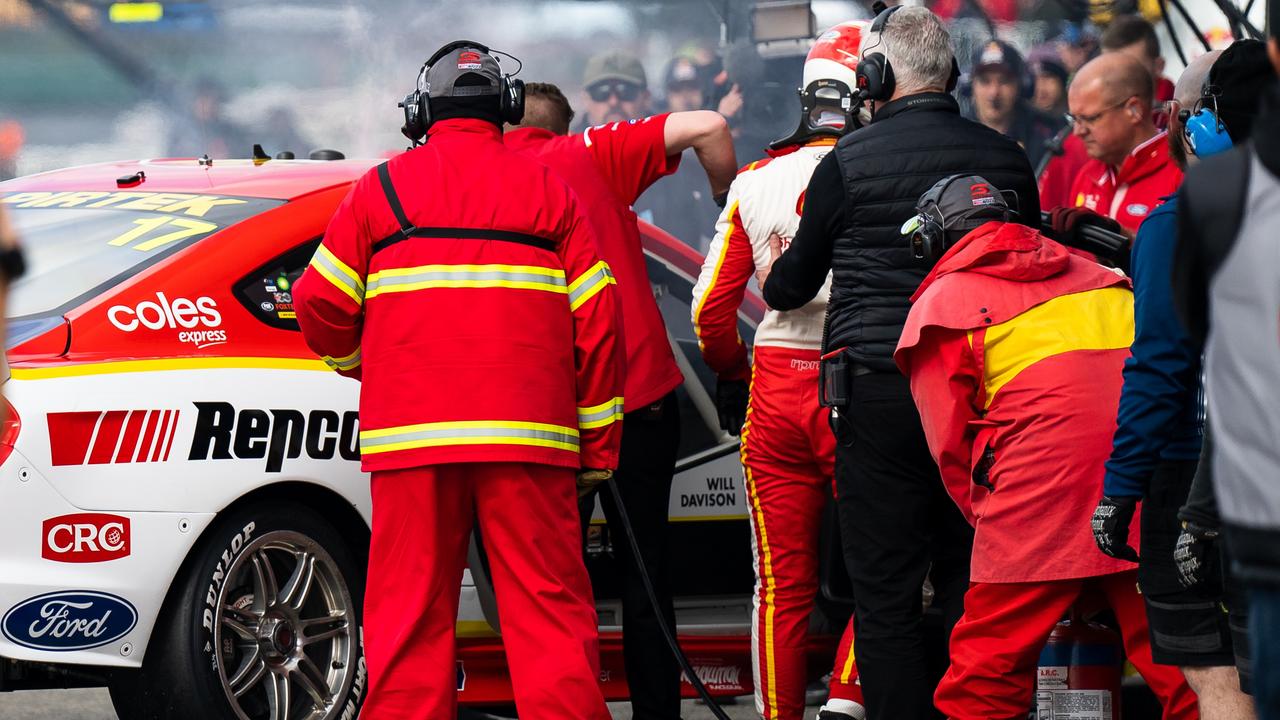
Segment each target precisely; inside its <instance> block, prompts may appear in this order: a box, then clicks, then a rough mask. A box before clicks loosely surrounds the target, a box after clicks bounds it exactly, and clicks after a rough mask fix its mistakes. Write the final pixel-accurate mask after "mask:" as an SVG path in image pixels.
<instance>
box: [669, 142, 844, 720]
mask: <svg viewBox="0 0 1280 720" xmlns="http://www.w3.org/2000/svg"><path fill="white" fill-rule="evenodd" d="M833 144H834V141H831V140H824V141H816V142H813V143H810V144H807V145H804V146H797V147H793V148H790V149H788V150H787V151H784V152H783V153H780V154H778V155H776V156H775V157H773V158H769V159H765V160H761V161H758V162H754V163H751V164H750V165H748V166H747V167H746V168H744V169H743V170H742V171H740V172H739V174H738V177H737V178H736V179H735V180H734V181H733V184H732V185H731V186H730V187H729V197H728V201H727V204H726V209H725V211H724V212H723V213H722V214H721V216H720V219H719V221H718V223H717V225H716V236H715V238H714V239H713V240H712V242H711V247H710V249H709V252H708V254H707V259H706V261H705V263H704V264H703V266H702V273H701V275H700V276H699V277H698V282H697V284H696V285H695V286H694V289H693V323H694V329H695V331H696V332H697V335H698V341H699V345H700V347H701V348H702V356H703V358H704V359H705V360H706V362H707V365H708V366H710V367H711V369H712V370H714V371H715V372H716V374H717V375H718V376H719V377H720V378H721V379H727V380H738V379H745V378H747V377H751V395H750V401H749V404H748V407H747V421H746V424H745V425H744V426H743V428H742V435H741V438H742V465H743V468H744V471H745V473H746V478H747V481H746V489H747V495H748V502H749V504H750V507H751V526H752V550H753V554H754V557H755V563H756V589H755V596H754V598H753V608H754V621H753V623H752V628H751V639H752V646H753V660H754V662H753V667H754V670H755V689H756V709H757V711H759V712H760V713H761V714H762V716H763V717H764V718H766V719H767V720H772V719H773V718H782V719H785V720H792V719H795V720H798V719H799V718H800V717H801V715H802V714H803V712H804V689H805V679H806V664H807V662H806V660H807V655H806V638H807V637H808V627H809V616H810V614H811V613H812V611H813V602H814V597H815V596H816V595H817V592H818V530H819V528H820V526H821V513H822V509H823V507H824V506H825V505H826V503H827V502H829V501H830V499H831V497H832V493H833V487H832V477H833V474H834V465H835V437H834V435H833V434H832V432H831V428H830V426H829V425H828V421H827V417H828V410H827V409H826V408H823V407H821V406H820V405H819V404H818V358H819V356H820V355H821V347H822V321H823V316H824V314H825V312H826V304H827V297H828V295H829V292H830V279H828V281H827V285H826V286H825V287H824V288H823V289H822V290H821V291H820V292H819V293H818V296H817V297H816V298H815V299H814V300H813V301H811V302H810V303H809V304H808V305H805V306H804V307H802V308H800V309H798V310H793V311H790V312H778V311H775V310H769V311H768V312H766V313H765V317H764V320H763V322H761V323H760V326H759V327H758V328H757V329H756V337H755V364H754V368H753V367H752V366H751V365H750V364H749V363H748V362H747V349H746V346H745V345H744V344H743V342H742V339H741V338H740V337H739V336H738V307H739V305H741V304H742V299H743V295H744V294H745V292H746V288H747V283H748V282H749V281H750V279H751V277H752V275H753V274H754V272H755V269H756V268H757V267H765V266H767V265H768V263H769V257H770V255H769V252H770V251H769V235H770V234H771V233H778V234H779V235H781V236H782V237H784V238H788V239H789V238H790V237H792V236H793V235H795V232H796V228H797V227H798V226H799V224H800V211H801V209H802V207H803V202H804V191H805V188H806V187H808V184H809V176H810V175H812V174H813V169H814V167H816V166H817V164H818V161H819V160H821V159H822V158H823V157H824V156H825V155H826V154H827V152H829V151H830V149H831V145H833ZM784 242H785V241H784ZM852 645H853V627H852V621H851V622H850V624H849V627H848V628H847V629H846V630H845V633H844V637H843V638H841V643H840V649H839V651H838V657H837V661H836V666H835V668H834V670H833V673H832V679H831V697H833V698H842V699H848V700H855V701H858V702H861V699H862V693H861V689H860V688H858V686H857V670H856V669H855V667H854V663H853V661H852V656H853V649H852Z"/></svg>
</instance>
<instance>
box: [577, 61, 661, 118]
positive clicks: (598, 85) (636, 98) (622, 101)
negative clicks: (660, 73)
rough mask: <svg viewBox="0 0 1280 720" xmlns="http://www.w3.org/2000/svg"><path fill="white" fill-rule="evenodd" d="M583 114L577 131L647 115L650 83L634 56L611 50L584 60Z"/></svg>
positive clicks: (642, 67)
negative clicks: (585, 64)
mask: <svg viewBox="0 0 1280 720" xmlns="http://www.w3.org/2000/svg"><path fill="white" fill-rule="evenodd" d="M582 87H583V88H584V89H585V92H586V102H585V106H586V112H585V113H584V114H583V122H582V124H581V125H580V126H579V127H578V130H579V131H582V130H585V129H586V128H588V127H592V126H594V125H604V124H605V123H611V122H626V121H627V120H635V119H638V118H642V117H644V116H646V115H648V114H649V100H650V97H649V80H648V76H646V75H645V72H644V65H641V64H640V61H639V60H638V59H636V57H635V56H634V55H628V54H627V53H624V52H619V51H616V50H610V51H609V52H605V53H601V54H599V55H596V56H594V57H592V58H591V59H590V60H587V67H586V70H585V71H584V72H583V73H582Z"/></svg>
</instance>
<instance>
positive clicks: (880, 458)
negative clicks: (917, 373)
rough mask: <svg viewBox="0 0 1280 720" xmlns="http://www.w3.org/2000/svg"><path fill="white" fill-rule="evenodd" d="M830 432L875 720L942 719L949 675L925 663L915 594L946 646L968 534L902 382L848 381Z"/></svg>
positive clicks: (965, 577) (956, 611)
mask: <svg viewBox="0 0 1280 720" xmlns="http://www.w3.org/2000/svg"><path fill="white" fill-rule="evenodd" d="M850 394H851V397H852V398H853V399H852V401H851V402H850V404H849V407H847V408H845V409H843V411H842V412H840V414H839V415H840V419H839V420H838V422H837V427H836V440H837V446H836V494H837V507H838V509H839V511H840V531H841V538H842V540H843V543H844V557H845V563H846V565H847V566H848V569H849V578H850V580H851V581H852V583H853V597H854V623H855V625H854V631H855V637H856V638H857V640H856V641H855V642H856V643H857V644H856V658H857V663H858V674H859V677H860V678H861V682H862V692H863V695H865V697H866V706H867V711H868V717H869V718H871V720H881V719H885V720H888V719H889V718H892V719H893V720H915V719H917V718H921V719H922V718H933V717H941V715H940V714H938V713H937V711H936V710H934V707H933V691H934V689H935V688H936V687H937V683H938V680H939V679H940V678H941V675H942V672H943V671H944V670H945V667H937V666H936V665H935V666H934V667H930V663H929V662H928V657H929V655H930V654H936V653H938V652H939V651H941V652H942V653H945V648H936V647H935V648H930V647H926V643H925V636H924V627H923V625H924V623H923V619H924V617H923V616H924V613H923V609H922V597H921V595H922V593H921V588H922V586H923V584H924V580H925V577H926V576H928V577H929V578H930V579H931V582H932V583H933V587H934V592H935V596H934V601H933V607H940V608H941V610H942V614H943V624H944V629H945V632H944V636H945V637H949V636H950V634H951V628H952V627H953V626H954V625H955V623H956V621H957V620H959V619H960V615H961V613H962V612H963V610H964V593H965V590H966V589H967V588H968V584H969V556H970V554H971V553H972V551H973V529H972V528H971V527H970V526H969V524H968V523H967V522H966V521H965V519H964V515H962V514H961V512H960V510H959V508H957V507H956V505H955V503H954V502H952V500H951V498H950V497H949V496H948V495H947V493H946V491H945V489H944V488H943V485H942V479H941V476H940V475H939V474H938V468H937V466H935V465H934V463H933V460H932V458H931V456H930V455H929V448H928V445H927V444H926V443H925V438H924V430H923V429H921V426H920V415H919V413H918V412H917V411H916V406H915V404H914V403H913V402H912V400H911V390H910V387H909V385H908V383H907V380H906V378H904V377H902V376H901V375H897V374H889V373H871V374H867V375H859V376H856V377H854V378H853V381H852V385H851V393H850Z"/></svg>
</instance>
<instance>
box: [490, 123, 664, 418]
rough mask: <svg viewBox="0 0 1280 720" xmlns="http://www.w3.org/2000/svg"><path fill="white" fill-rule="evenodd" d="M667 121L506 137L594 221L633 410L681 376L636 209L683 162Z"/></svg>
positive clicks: (626, 393)
mask: <svg viewBox="0 0 1280 720" xmlns="http://www.w3.org/2000/svg"><path fill="white" fill-rule="evenodd" d="M666 123H667V116H666V115H665V114H664V115H654V116H653V117H647V118H644V119H642V120H632V121H630V122H617V123H610V124H607V125H598V126H596V127H592V128H588V129H587V130H586V131H585V132H583V133H582V134H580V135H555V134H554V133H552V132H550V131H548V130H543V129H541V128H519V129H517V130H512V131H510V132H508V133H507V134H506V136H505V142H506V144H507V146H508V147H510V148H512V149H514V150H517V151H519V152H521V153H524V154H526V155H529V156H531V157H534V158H536V159H537V160H539V161H540V162H542V163H543V164H545V165H546V166H547V167H549V168H551V169H552V170H553V171H554V172H555V173H556V174H557V175H559V176H560V177H561V178H562V179H563V180H564V181H565V182H566V183H568V184H569V187H571V188H572V189H573V190H574V191H575V192H576V193H577V194H578V197H579V199H580V200H581V201H582V207H583V208H584V210H585V211H586V214H587V217H588V218H589V219H590V220H591V223H592V225H593V227H594V228H595V234H596V239H597V243H598V250H599V253H600V257H601V258H603V259H604V261H605V262H607V263H609V266H610V267H611V268H612V269H613V274H614V277H615V278H616V279H617V281H618V286H617V293H618V297H619V300H620V303H621V305H622V324H623V333H624V335H625V336H626V353H627V372H626V388H625V390H624V397H625V398H626V402H625V407H626V410H628V411H631V410H638V409H640V408H642V407H645V406H646V405H650V404H652V403H654V402H657V401H658V400H660V399H662V398H663V397H664V396H665V395H666V394H667V393H669V392H671V391H672V390H674V389H676V388H677V387H678V386H679V385H680V383H681V382H683V376H682V375H681V374H680V368H679V367H677V366H676V360H675V356H674V355H673V354H672V352H671V343H670V342H668V340H667V329H666V325H665V324H664V323H663V322H662V314H661V313H660V312H659V310H658V304H657V302H656V301H655V300H654V298H653V289H652V287H651V286H650V284H649V273H648V271H647V269H646V267H645V259H644V252H643V250H642V248H641V245H640V229H639V227H638V226H637V225H636V222H637V221H636V214H635V212H634V211H633V210H632V209H631V205H632V204H633V203H635V201H636V198H638V197H640V195H641V194H642V193H644V191H645V190H647V189H648V188H649V186H650V185H652V184H653V183H654V182H656V181H658V180H659V179H660V178H662V177H664V176H666V175H670V174H671V173H673V172H675V170H676V168H677V167H679V164H680V156H679V155H672V156H668V155H667V152H666V141H665V139H664V129H665V127H666Z"/></svg>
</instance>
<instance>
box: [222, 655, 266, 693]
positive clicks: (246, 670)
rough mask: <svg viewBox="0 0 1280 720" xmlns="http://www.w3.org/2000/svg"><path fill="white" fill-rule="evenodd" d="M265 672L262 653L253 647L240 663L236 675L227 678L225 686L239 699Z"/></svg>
mask: <svg viewBox="0 0 1280 720" xmlns="http://www.w3.org/2000/svg"><path fill="white" fill-rule="evenodd" d="M266 671H267V663H266V662H264V661H263V659H262V651H261V650H259V649H258V646H257V645H254V646H253V650H252V651H251V652H250V654H249V655H247V656H245V659H244V661H243V662H241V663H240V668H239V669H238V670H236V674H235V675H232V676H231V677H229V678H227V685H228V686H230V687H231V692H232V693H234V694H235V696H236V697H240V696H241V695H244V694H245V693H246V692H248V691H249V690H250V689H251V688H252V687H253V686H254V685H256V684H257V683H258V681H259V680H261V679H262V674H263V673H264V672H266Z"/></svg>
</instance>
